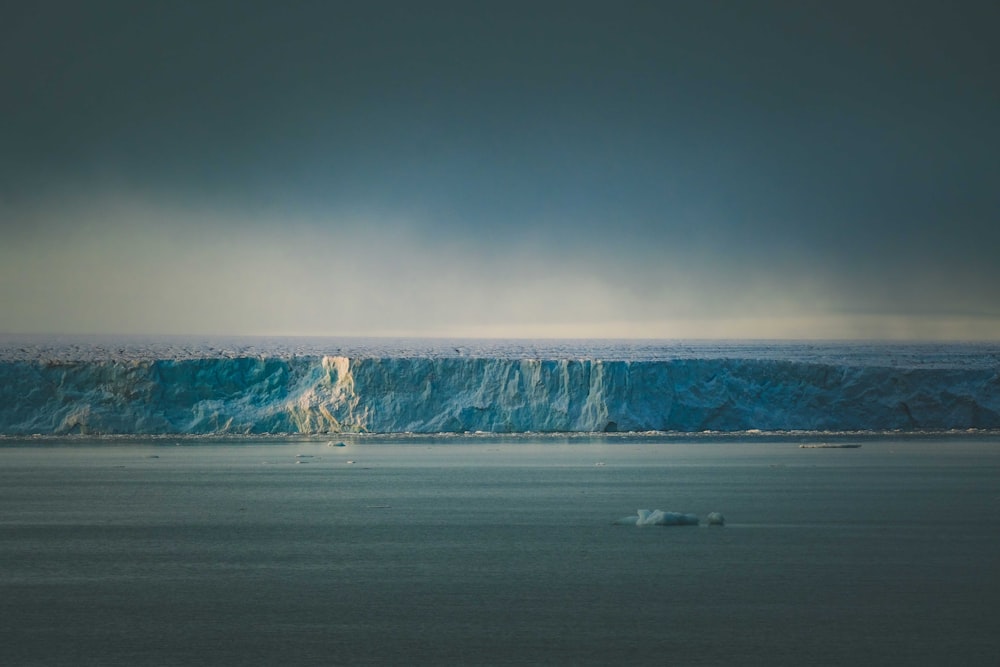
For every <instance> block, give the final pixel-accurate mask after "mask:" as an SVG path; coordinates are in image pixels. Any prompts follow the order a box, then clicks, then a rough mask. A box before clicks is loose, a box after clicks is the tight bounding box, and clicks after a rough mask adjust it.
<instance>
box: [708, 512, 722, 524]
mask: <svg viewBox="0 0 1000 667" xmlns="http://www.w3.org/2000/svg"><path fill="white" fill-rule="evenodd" d="M706 523H708V525H710V526H725V525H726V517H724V516H722V512H709V513H708V516H707V517H706Z"/></svg>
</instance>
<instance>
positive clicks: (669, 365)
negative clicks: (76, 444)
mask: <svg viewBox="0 0 1000 667" xmlns="http://www.w3.org/2000/svg"><path fill="white" fill-rule="evenodd" d="M814 347H815V346H814ZM32 349H39V348H25V347H17V348H15V347H13V346H12V345H8V346H7V347H6V348H4V347H2V346H0V434H2V435H8V436H17V435H31V434H50V435H64V434H89V435H106V434H108V435H110V434H135V435H142V434H153V435H156V434H192V435H203V434H337V433H366V432H370V433H446V432H447V433H462V432H469V433H475V432H484V433H526V432H534V433H543V432H611V431H619V432H645V431H673V432H702V431H715V432H737V431H754V430H761V431H866V430H901V431H922V430H946V429H997V428H1000V372H998V368H1000V362H998V361H997V360H998V359H1000V356H998V355H997V353H996V351H995V350H993V349H992V348H984V349H980V348H976V347H974V346H972V347H961V346H954V347H947V346H945V347H943V348H942V347H938V348H934V350H933V351H931V352H928V353H927V354H924V355H921V354H919V353H918V352H919V351H918V352H914V351H913V349H912V348H900V349H901V350H902V351H897V348H892V347H887V348H884V349H881V348H880V350H881V351H879V350H876V351H874V352H873V351H872V348H870V347H865V348H857V349H854V348H843V347H840V348H832V347H828V348H822V346H819V347H818V350H819V351H818V352H813V351H810V350H811V349H812V348H810V349H806V348H805V347H803V346H798V347H796V346H789V345H787V344H786V345H785V346H784V347H766V346H758V347H752V346H747V347H743V348H740V347H733V346H730V347H727V348H725V347H724V348H711V349H706V348H699V347H697V346H689V347H688V348H685V349H684V350H679V349H676V348H671V347H667V346H664V347H661V348H655V349H652V348H651V350H650V351H645V350H639V351H638V352H637V351H636V348H635V347H634V346H632V347H628V346H627V345H625V344H622V345H621V346H619V347H617V348H616V347H614V346H612V345H605V346H604V347H596V348H593V349H587V348H584V349H580V348H572V347H569V346H567V347H565V348H549V351H551V352H552V354H553V355H558V356H556V357H555V358H533V357H528V356H526V354H525V353H526V352H536V351H537V349H536V348H530V347H520V348H519V347H518V346H517V345H515V344H511V345H509V346H507V347H502V346H496V345H495V346H494V347H489V346H484V347H483V350H484V351H485V352H486V353H488V354H489V356H487V354H485V353H484V354H482V355H481V356H480V355H477V354H476V350H475V349H473V350H472V352H471V353H470V352H469V349H468V347H464V348H458V347H455V348H454V350H453V351H450V352H449V351H448V350H444V349H441V348H438V349H435V350H432V351H430V352H426V353H425V352H422V351H418V352H416V353H414V352H412V351H402V352H395V353H394V352H393V351H392V350H385V349H377V350H376V351H377V352H379V354H378V355H377V356H372V355H370V354H369V355H367V356H366V355H365V354H350V353H348V354H313V353H312V352H313V351H314V350H312V349H309V350H307V352H309V353H308V354H300V353H291V354H288V353H281V354H278V353H274V354H272V353H268V352H267V350H263V351H262V350H259V349H258V350H256V352H257V354H254V355H249V354H247V355H245V356H239V355H234V354H230V353H228V352H227V353H219V352H217V351H216V352H209V351H200V352H199V351H198V350H194V351H190V350H189V351H186V352H184V353H182V354H177V353H172V354H158V353H157V348H152V352H150V351H148V350H147V351H146V352H143V353H141V354H140V353H131V354H130V353H125V352H123V353H116V352H115V351H114V350H108V349H106V348H101V349H102V350H104V351H103V352H101V353H100V354H97V353H88V354H75V355H68V354H62V355H60V354H57V353H56V352H57V351H55V352H54V351H52V350H50V349H49V348H45V349H46V350H47V352H46V354H44V355H34V354H33V353H32ZM171 349H173V348H171ZM595 350H596V351H597V352H602V353H603V354H604V355H605V357H606V358H594V357H593V356H589V357H588V356H585V355H586V354H593V353H594V352H595ZM368 351H369V352H370V351H371V350H368Z"/></svg>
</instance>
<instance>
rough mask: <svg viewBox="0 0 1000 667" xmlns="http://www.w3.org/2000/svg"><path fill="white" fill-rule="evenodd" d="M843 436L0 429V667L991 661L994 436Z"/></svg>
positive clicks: (999, 641) (996, 598)
mask: <svg viewBox="0 0 1000 667" xmlns="http://www.w3.org/2000/svg"><path fill="white" fill-rule="evenodd" d="M862 445H863V446H862V447H861V448H859V449H800V448H799V447H798V446H797V444H796V443H795V442H791V441H785V442H759V441H753V442H696V443H690V442H678V441H669V442H659V441H656V440H655V439H654V440H651V441H643V442H629V441H627V440H601V439H590V440H587V439H583V440H581V439H579V438H577V439H574V440H572V441H569V440H567V441H566V442H560V441H558V440H554V439H546V440H540V441H532V440H530V439H527V440H524V439H522V440H520V441H505V440H503V439H497V440H495V441H494V440H482V439H480V440H477V441H476V442H473V443H463V442H461V441H435V440H433V439H414V440H412V441H407V440H400V439H394V440H391V441H378V440H374V439H372V440H364V441H360V442H351V443H349V444H348V446H346V447H327V446H326V445H325V443H318V442H282V443H274V442H271V443H264V444H261V443H240V444H225V443H223V444H220V443H215V444H196V443H183V444H180V445H176V446H175V445H174V444H173V443H172V442H171V443H164V442H158V443H156V444H154V443H151V442H148V441H146V442H143V441H136V442H128V441H125V442H118V443H116V444H108V443H96V442H88V441H76V442H74V443H72V444H70V445H46V444H38V443H12V442H9V441H8V442H6V443H5V444H4V446H3V447H0V664H3V665H185V664H207V665H272V664H273V665H356V664H400V665H402V664H408V665H410V664H431V665H438V664H440V665H456V664H467V665H476V664H488V665H504V664H508V665H513V664H518V665H521V664H554V665H587V664H592V665H605V664H631V665H647V664H649V665H651V664H657V665H660V664H671V665H699V664H704V665H724V664H739V665H755V664H761V665H765V664H766V665H803V664H826V665H848V664H850V665H867V664H871V665H895V664H898V665H943V664H956V665H957V664H963V665H995V664H998V663H1000V633H998V632H997V630H998V629H1000V512H998V510H1000V474H998V473H1000V442H998V441H997V440H996V439H995V438H985V439H976V438H955V439H948V440H941V441H938V440H931V439H927V438H923V439H917V440H912V441H906V440H893V439H874V440H872V439H869V440H865V441H864V442H863V443H862ZM297 455H301V458H297ZM348 461H353V463H348ZM639 508H648V509H657V508H659V509H663V510H670V511H683V512H693V513H696V514H699V515H701V516H702V517H704V516H705V515H707V513H708V512H711V511H719V512H722V513H723V514H725V515H726V518H727V525H726V526H725V527H722V528H718V527H707V526H701V527H643V528H636V527H634V526H631V527H629V526H618V525H612V522H613V521H614V520H615V519H617V518H620V517H623V516H626V515H629V514H634V513H635V511H636V510H637V509H639Z"/></svg>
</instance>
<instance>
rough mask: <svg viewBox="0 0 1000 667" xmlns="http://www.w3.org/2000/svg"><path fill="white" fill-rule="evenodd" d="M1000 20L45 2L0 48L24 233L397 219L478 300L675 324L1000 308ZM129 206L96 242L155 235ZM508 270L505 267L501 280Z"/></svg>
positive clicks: (830, 9) (8, 143) (679, 10)
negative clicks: (592, 304) (569, 304)
mask: <svg viewBox="0 0 1000 667" xmlns="http://www.w3.org/2000/svg"><path fill="white" fill-rule="evenodd" d="M998 18H1000V16H998V10H997V9H996V8H995V7H993V6H992V5H991V4H990V3H977V2H964V3H927V2H901V3H818V2H817V3H810V2H797V3H775V2H760V3H728V2H633V3H611V2H571V3H562V2H547V3H546V2H542V3H538V2H532V3H527V2H525V3H517V2H513V3H512V2H504V3H469V2H423V3H409V2H405V3H404V2H366V3H336V2H316V3H250V2H243V3H221V2H198V3H185V2H170V3H133V2H121V3H114V2H94V3H75V2H73V3H44V2H43V3H37V4H30V5H29V4H27V3H26V4H25V5H23V6H20V7H16V8H14V9H13V10H12V11H10V12H8V16H7V17H6V19H5V20H4V21H3V22H2V23H3V25H2V27H0V31H2V34H0V77H2V81H3V88H2V90H0V95H2V96H3V100H2V101H3V104H2V107H3V109H4V112H3V113H4V121H5V122H4V124H3V128H2V129H0V177H2V183H3V184H2V186H0V187H2V190H0V196H2V197H3V200H2V201H0V214H2V215H3V218H4V219H3V226H4V230H5V234H7V235H8V238H11V239H14V238H20V237H21V236H23V235H24V234H28V235H30V236H31V237H32V238H36V239H37V238H40V237H42V236H46V237H48V238H52V237H54V236H55V235H56V234H57V232H58V233H62V232H65V231H67V230H70V229H76V230H77V232H79V225H80V224H81V222H80V221H81V219H83V218H86V217H87V216H85V215H82V213H80V212H81V211H83V210H86V209H87V206H84V205H82V204H80V202H81V201H87V200H88V199H92V200H95V201H98V202H100V201H101V200H102V199H107V200H110V201H112V202H114V201H117V200H118V199H120V198H124V199H125V200H126V201H127V202H130V203H129V204H128V205H127V206H126V207H125V208H126V209H127V210H129V211H131V213H130V215H133V216H136V215H138V217H143V216H142V214H139V213H136V210H137V209H136V205H135V203H134V202H135V201H136V200H147V201H149V202H152V203H151V204H150V206H151V207H152V209H154V210H155V212H153V213H149V214H148V215H146V216H145V217H146V218H148V219H149V220H152V221H155V222H149V223H148V224H154V225H156V226H159V227H164V226H165V227H171V226H176V227H177V228H178V229H181V228H182V229H188V228H190V227H198V225H200V226H201V228H203V229H204V228H205V227H209V228H211V229H212V230H214V232H217V233H219V234H225V233H227V232H232V233H238V234H240V235H242V236H244V239H245V240H246V242H248V243H249V242H250V239H258V242H259V243H261V244H263V243H270V244H272V246H273V245H274V244H276V243H279V242H278V241H275V239H274V237H273V236H272V235H270V232H271V231H273V230H275V229H281V227H282V225H285V226H288V225H291V226H292V227H294V228H295V229H297V230H299V231H298V233H299V234H301V235H302V236H303V237H304V238H313V239H320V238H321V239H326V240H329V241H330V242H331V243H335V242H336V240H338V239H339V240H340V241H341V243H342V244H343V245H350V244H351V243H352V242H353V241H352V240H353V239H359V238H361V236H359V235H364V234H367V233H368V232H370V231H371V230H373V229H374V230H377V231H378V230H380V231H381V234H382V238H383V239H384V241H385V243H386V245H387V246H391V245H392V244H393V242H394V240H395V239H397V238H406V239H407V240H408V243H409V245H408V248H407V249H406V250H405V251H404V250H402V249H400V248H390V249H388V250H386V251H385V252H386V256H387V257H388V256H392V257H398V256H401V255H403V254H405V253H409V254H410V256H421V257H424V258H425V260H426V261H425V265H427V266H428V267H430V268H428V269H427V271H430V270H432V268H436V267H437V266H438V264H439V261H440V257H441V252H442V249H446V250H447V252H448V253H449V254H448V258H449V261H450V262H451V264H452V265H453V267H455V268H454V269H453V271H454V272H455V274H454V275H456V276H461V277H464V280H465V282H467V283H469V284H473V283H476V284H479V285H480V288H479V289H478V291H477V290H473V291H472V292H470V293H468V294H465V295H464V296H465V298H467V299H468V298H472V297H473V296H474V295H477V294H478V295H489V296H490V297H491V298H494V299H496V300H497V301H498V302H503V301H504V299H507V300H509V301H510V302H511V303H512V304H513V303H515V302H521V303H524V300H525V299H526V297H524V296H523V295H522V296H516V295H521V292H519V291H518V290H519V289H520V288H519V287H518V286H517V285H514V283H516V282H517V281H518V280H522V281H524V280H527V278H526V276H531V280H533V281H535V282H536V284H537V281H540V280H541V281H544V280H545V278H546V276H550V277H551V276H558V277H559V278H560V280H556V281H555V282H556V283H558V284H565V283H566V282H568V281H573V280H576V281H582V280H592V281H595V282H594V285H592V288H593V289H594V290H596V291H597V292H599V293H602V294H603V296H602V298H603V299H604V300H605V301H616V300H617V302H618V303H624V304H626V305H625V306H622V309H623V310H630V309H631V310H633V311H645V312H655V313H657V314H658V316H662V317H669V316H670V315H671V314H679V315H684V314H687V315H692V314H693V315H698V316H702V315H704V316H708V315H713V314H714V315H722V314H725V313H727V312H729V311H731V310H732V309H734V308H735V309H739V308H744V309H746V310H747V311H749V312H755V313H758V314H764V315H766V314H768V313H773V314H775V315H788V314H789V313H803V314H806V315H838V316H849V315H858V316H867V315H878V314H892V315H920V316H925V315H926V316H936V315H962V316H969V317H982V316H992V317H996V316H1000V287H998V285H1000V262H996V261H995V258H994V256H993V255H994V252H995V249H996V248H997V247H1000V224H998V223H1000V219H998V212H1000V195H998V192H1000V188H998V187H997V186H998V173H1000V166H998V160H997V157H996V156H997V155H998V154H1000V152H998V151H1000V128H998V124H997V123H996V122H995V119H996V118H997V117H1000V92H998V90H1000V88H998V87H997V86H996V85H994V79H995V76H996V75H995V72H996V71H997V69H998V65H1000V57H998V55H1000V54H998V46H997V45H996V40H995V39H994V31H995V28H996V26H997V24H998V21H997V19H998ZM60 201H65V202H66V204H65V205H63V206H61V207H60V205H59V202H60ZM90 208H91V210H104V211H107V210H109V209H108V205H106V204H101V203H97V204H94V206H91V207H90ZM138 208H139V209H142V208H143V207H142V206H138ZM110 210H118V211H121V210H122V209H121V208H120V207H118V208H116V206H115V205H111V206H110ZM165 210H167V211H170V212H171V213H170V214H169V215H168V214H165V213H163V211H165ZM109 217H114V215H113V214H100V215H98V214H96V213H95V214H93V215H90V216H89V218H88V220H90V222H88V223H87V224H89V225H91V227H92V228H93V229H94V230H95V232H94V233H96V234H98V235H100V234H101V233H102V232H101V230H102V229H105V230H110V229H115V228H120V227H121V226H122V225H125V226H126V227H129V226H130V225H131V228H132V229H135V230H139V231H137V232H136V236H135V237H134V238H136V239H139V238H142V236H141V234H142V233H144V232H142V231H141V230H142V229H144V227H143V226H142V224H139V223H136V222H135V221H134V220H130V221H122V220H118V221H112V220H108V221H107V222H106V223H105V222H104V221H105V220H106V219H108V218H109ZM178 217H183V218H185V220H186V222H185V221H179V220H178ZM192 220H197V221H200V222H199V223H198V224H195V223H193V222H191V221H192ZM105 224H107V227H103V225H105ZM116 225H117V227H116ZM136 225H138V226H136ZM104 233H105V234H110V232H107V231H105V232H104ZM163 233H165V234H167V235H168V236H170V237H171V238H197V236H186V234H187V233H186V232H184V233H181V232H177V231H176V230H175V231H174V232H169V231H167V232H163ZM364 238H365V239H368V237H367V236H365V237H364ZM137 242H138V241H137ZM367 242H368V241H367V240H365V241H358V243H360V244H361V245H365V244H366V243H367ZM24 243H28V242H27V241H25V242H24ZM38 243H41V242H40V241H38ZM279 244H280V243H279ZM365 247H366V248H368V251H369V252H370V253H375V252H377V250H376V249H375V248H374V247H371V248H369V247H368V246H365ZM121 251H122V252H127V250H126V249H124V248H123V249H121ZM498 258H499V260H498ZM503 258H508V259H509V263H508V266H509V271H508V272H507V275H506V276H505V275H504V272H503V271H502V270H500V269H497V270H496V271H495V273H491V272H490V271H487V270H485V269H483V267H484V266H486V265H490V264H491V263H492V262H498V261H500V260H502V259H503ZM375 264H379V263H378V262H375ZM546 266H547V269H546V268H545V267H546ZM386 270H388V269H385V270H383V272H382V274H381V275H383V276H385V275H387V274H386V272H385V271H386ZM546 270H547V271H549V273H548V274H547V273H546ZM413 271H414V272H415V273H419V272H420V268H419V263H418V264H417V265H415V266H414V268H413ZM373 275H374V274H373ZM388 275H391V271H389V274H388ZM369 279H370V280H374V278H372V277H371V276H369ZM427 280H428V281H429V282H428V283H427V285H428V289H430V287H434V288H435V289H443V288H442V287H441V285H439V284H438V283H437V282H435V280H433V279H431V278H428V279H427ZM500 280H510V281H512V285H511V286H510V291H509V293H506V294H507V295H506V296H500V295H498V293H497V288H495V287H494V286H493V285H494V283H495V281H500ZM375 282H378V281H375ZM460 282H461V280H460ZM380 284H381V283H380ZM525 284H527V283H525ZM384 287H385V289H387V290H388V289H391V288H392V283H391V282H387V283H386V284H385V285H384ZM552 289H553V290H554V291H553V292H552V294H553V295H555V294H559V295H562V296H565V293H566V292H565V291H560V288H559V287H558V286H554V287H552ZM602 290H604V291H603V292H602ZM527 291H528V292H530V291H531V290H527ZM444 292H447V290H444ZM535 292H537V290H535ZM448 296H451V297H456V295H454V294H449V295H448ZM459 297H461V295H459ZM457 298H458V297H457ZM10 299H11V300H16V295H15V296H11V297H10ZM542 301H543V302H545V300H542ZM556 301H563V302H565V301H566V299H564V298H563V299H560V298H556ZM602 303H604V302H603V301H602ZM425 305H427V306H428V307H430V303H428V304H425ZM358 308H359V309H360V306H358ZM443 308H444V307H443ZM510 308H511V309H514V306H513V305H512V306H510ZM432 309H433V308H432ZM444 309H445V310H446V308H444ZM528 310H529V311H531V312H532V316H533V317H537V318H544V312H543V311H544V310H545V308H541V307H539V308H537V309H532V308H529V309H528ZM585 310H586V309H585V307H584V306H581V311H585ZM550 311H552V312H554V310H552V308H550ZM357 312H360V310H358V311H357ZM626 314H627V313H622V314H621V315H622V316H623V317H624V316H625V315H626ZM414 317H416V315H414ZM566 318H570V314H567V315H566ZM323 326H326V325H315V326H314V327H313V329H315V328H316V327H320V328H322V327H323Z"/></svg>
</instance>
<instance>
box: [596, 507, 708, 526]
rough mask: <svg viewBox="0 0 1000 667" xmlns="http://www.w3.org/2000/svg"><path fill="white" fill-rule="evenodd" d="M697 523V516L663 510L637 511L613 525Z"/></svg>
mask: <svg viewBox="0 0 1000 667" xmlns="http://www.w3.org/2000/svg"><path fill="white" fill-rule="evenodd" d="M699 523H701V522H700V520H699V519H698V515H697V514H684V513H682V512H664V511H663V510H638V512H636V514H635V515H633V516H626V517H622V518H621V519H618V520H617V521H615V524H616V525H620V526H697V525H698V524H699Z"/></svg>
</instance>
